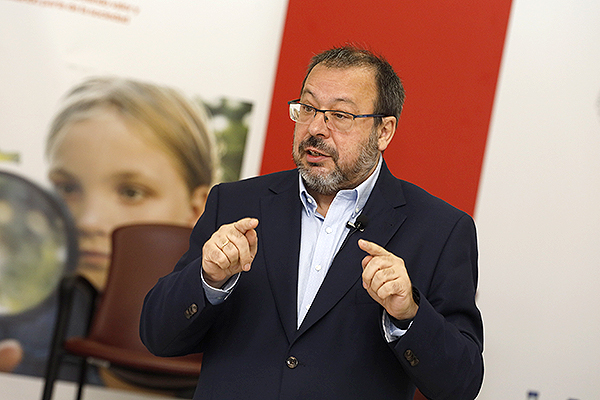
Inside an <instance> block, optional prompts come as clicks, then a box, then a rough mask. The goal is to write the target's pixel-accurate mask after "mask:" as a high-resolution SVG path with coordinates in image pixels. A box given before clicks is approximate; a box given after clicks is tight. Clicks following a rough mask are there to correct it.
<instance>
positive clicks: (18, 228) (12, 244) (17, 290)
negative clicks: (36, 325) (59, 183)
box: [0, 171, 77, 319]
mask: <svg viewBox="0 0 600 400" xmlns="http://www.w3.org/2000/svg"><path fill="white" fill-rule="evenodd" d="M76 262H77V236H76V229H75V224H74V221H73V219H72V217H71V215H70V213H69V211H68V209H67V207H66V205H65V204H64V203H63V202H62V201H61V200H59V198H58V197H56V196H55V195H54V194H52V193H51V192H50V191H47V190H45V189H43V188H42V187H40V186H39V185H37V184H35V183H33V182H31V181H29V180H27V179H25V178H23V177H20V176H18V175H15V174H12V173H10V172H4V171H0V319H5V318H10V317H15V316H19V315H22V314H25V313H30V312H34V311H35V309H36V308H37V307H39V306H40V305H42V304H43V303H44V302H45V301H46V300H47V299H49V298H50V297H51V296H52V294H53V293H55V291H56V289H57V287H58V285H59V283H60V280H61V278H62V277H63V276H64V275H65V274H66V273H69V272H71V271H74V270H75V266H76Z"/></svg>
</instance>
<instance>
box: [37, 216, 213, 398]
mask: <svg viewBox="0 0 600 400" xmlns="http://www.w3.org/2000/svg"><path fill="white" fill-rule="evenodd" d="M190 233H191V228H187V227H181V226H173V225H161V224H142V225H129V226H124V227H120V228H117V229H115V231H114V232H113V236H112V240H113V249H112V260H111V265H110V269H109V275H108V279H107V283H106V288H105V290H104V292H102V293H97V292H95V289H94V288H93V287H92V285H91V284H90V283H89V282H88V281H87V280H85V278H83V277H81V276H69V277H66V278H64V279H63V280H62V282H61V287H60V294H59V296H60V300H59V303H60V305H59V313H58V318H57V323H56V326H55V331H54V337H53V341H52V348H51V351H50V358H49V360H48V367H47V371H46V376H45V386H44V392H43V395H42V399H43V400H50V399H51V398H52V391H53V387H54V383H55V381H56V379H57V378H58V375H59V369H60V366H61V362H62V361H63V357H65V356H76V357H78V358H79V359H80V366H81V368H80V371H79V388H78V392H77V399H78V400H79V399H81V395H82V391H83V386H84V385H85V383H86V372H87V368H88V364H89V363H90V362H93V363H99V364H100V365H104V366H107V367H109V368H110V371H111V372H113V374H115V375H116V376H118V377H119V378H120V379H123V380H125V381H127V382H128V383H131V384H133V385H134V386H140V387H144V388H148V389H154V390H180V389H187V388H189V390H192V391H193V388H194V387H195V385H196V382H197V378H198V375H199V374H200V367H201V363H202V355H201V354H194V355H189V356H184V357H168V358H164V357H156V356H154V355H152V354H151V353H150V352H149V351H148V350H147V349H146V347H145V346H144V345H143V344H142V342H141V340H140V337H139V320H140V313H141V309H142V304H143V300H144V297H145V295H146V293H147V292H148V291H149V290H150V289H151V288H152V286H154V284H155V283H156V282H157V281H158V279H159V278H160V277H162V276H164V275H166V274H168V273H169V272H171V271H172V270H173V267H174V266H175V263H176V262H177V261H178V260H179V258H180V257H181V256H182V255H183V254H184V253H185V251H186V250H187V248H188V242H189V236H190ZM77 290H84V291H86V292H88V293H90V296H92V298H94V301H93V303H94V304H95V306H94V308H93V311H92V317H91V319H90V325H89V329H88V334H87V335H86V336H85V337H70V338H66V332H67V330H68V325H69V318H70V313H71V307H72V304H73V298H74V293H75V292H76V291H77Z"/></svg>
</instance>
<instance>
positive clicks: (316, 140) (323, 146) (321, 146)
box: [298, 136, 339, 161]
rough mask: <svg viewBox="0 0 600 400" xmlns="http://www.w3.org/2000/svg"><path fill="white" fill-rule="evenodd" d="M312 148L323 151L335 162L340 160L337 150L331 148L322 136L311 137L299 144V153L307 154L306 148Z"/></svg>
mask: <svg viewBox="0 0 600 400" xmlns="http://www.w3.org/2000/svg"><path fill="white" fill-rule="evenodd" d="M308 147H312V148H313V149H315V150H318V151H322V152H323V153H325V154H328V155H329V156H330V157H331V158H332V159H333V160H334V161H337V160H338V159H339V154H338V152H337V150H336V149H334V148H333V147H331V146H329V145H328V144H327V143H325V141H324V140H323V139H322V138H321V137H320V136H309V137H308V138H306V139H304V140H303V141H302V142H300V144H298V151H299V152H301V153H306V148H308Z"/></svg>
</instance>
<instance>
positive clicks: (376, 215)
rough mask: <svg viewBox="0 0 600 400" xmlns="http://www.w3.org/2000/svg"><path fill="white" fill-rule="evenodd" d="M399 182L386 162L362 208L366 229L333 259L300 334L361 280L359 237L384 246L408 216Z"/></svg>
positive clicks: (351, 237) (361, 254)
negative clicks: (366, 220)
mask: <svg viewBox="0 0 600 400" xmlns="http://www.w3.org/2000/svg"><path fill="white" fill-rule="evenodd" d="M404 204H405V200H404V195H403V193H402V189H401V184H400V181H399V180H397V179H396V178H394V177H393V176H392V174H391V173H390V171H389V170H388V168H387V166H386V165H385V163H384V164H383V166H382V169H381V173H380V176H379V179H378V180H377V183H376V184H375V187H374V188H373V191H372V193H371V196H370V197H369V200H368V201H367V203H366V204H365V207H364V209H363V215H365V216H367V217H368V223H367V225H366V228H365V230H364V232H355V233H352V234H351V236H350V237H349V238H348V241H347V242H346V244H345V245H344V246H343V247H342V248H341V249H340V251H339V252H338V254H337V255H336V257H335V258H334V260H333V263H332V265H331V267H330V268H329V271H328V272H327V276H326V277H325V280H324V281H323V284H322V285H321V288H320V289H319V292H318V293H317V296H316V297H315V300H314V302H313V304H312V305H311V308H310V310H309V312H308V314H307V315H306V318H305V319H304V321H303V322H302V325H301V326H300V329H299V330H298V332H297V334H298V335H301V334H302V333H304V332H305V331H306V330H307V329H309V328H310V327H311V326H312V325H313V324H315V323H316V322H317V321H318V320H319V319H321V318H322V317H323V316H324V315H325V314H326V313H327V312H329V311H330V310H331V309H332V308H333V307H334V306H335V305H336V303H337V302H339V301H340V299H341V298H342V297H343V296H344V295H345V294H346V293H347V292H348V291H349V290H350V289H351V288H352V287H353V286H354V284H355V283H356V282H357V281H358V280H359V279H361V275H362V265H361V262H362V259H363V258H364V257H365V256H366V255H367V254H366V253H365V252H364V251H362V250H361V249H360V248H359V247H358V239H360V238H363V239H365V240H369V241H372V242H374V243H377V244H379V245H380V246H383V247H385V246H386V244H387V243H388V242H389V240H390V239H391V237H392V236H393V235H394V234H395V233H396V232H397V231H398V229H399V228H400V226H401V225H402V223H403V222H404V220H405V219H406V215H404V214H403V213H402V211H401V206H402V205H404Z"/></svg>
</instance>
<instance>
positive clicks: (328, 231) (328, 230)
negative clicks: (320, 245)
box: [325, 226, 333, 233]
mask: <svg viewBox="0 0 600 400" xmlns="http://www.w3.org/2000/svg"><path fill="white" fill-rule="evenodd" d="M325 232H327V233H331V232H333V229H331V227H330V226H328V227H327V228H325Z"/></svg>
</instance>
